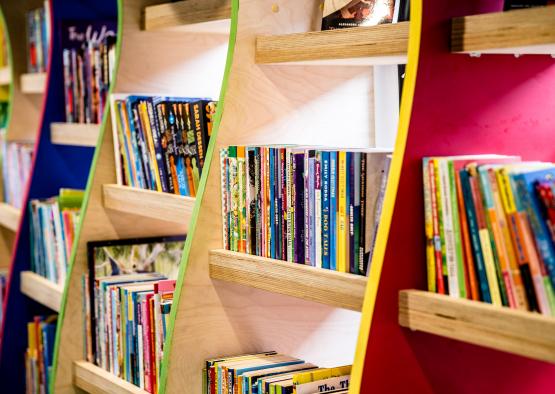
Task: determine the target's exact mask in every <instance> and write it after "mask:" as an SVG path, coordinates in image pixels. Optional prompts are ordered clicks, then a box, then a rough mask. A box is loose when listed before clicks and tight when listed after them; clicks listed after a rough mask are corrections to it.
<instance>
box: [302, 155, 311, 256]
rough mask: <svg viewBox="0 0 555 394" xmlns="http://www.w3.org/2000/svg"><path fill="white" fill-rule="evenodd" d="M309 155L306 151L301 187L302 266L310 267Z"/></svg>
mask: <svg viewBox="0 0 555 394" xmlns="http://www.w3.org/2000/svg"><path fill="white" fill-rule="evenodd" d="M310 155H311V151H310V150H306V151H305V154H304V171H303V187H304V256H305V259H304V261H303V263H304V264H307V265H312V261H311V255H310V241H311V240H310V235H311V234H310V214H311V207H310V196H311V194H312V193H311V191H310Z"/></svg>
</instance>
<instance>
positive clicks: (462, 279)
mask: <svg viewBox="0 0 555 394" xmlns="http://www.w3.org/2000/svg"><path fill="white" fill-rule="evenodd" d="M447 171H448V179H449V198H450V202H451V207H450V210H451V216H452V222H453V237H454V240H455V258H456V262H457V279H458V287H459V295H460V297H461V298H466V297H467V288H466V276H467V272H466V269H465V265H464V258H463V250H462V236H461V227H460V218H459V206H458V199H457V187H456V181H455V178H456V175H455V168H454V165H453V161H452V160H448V161H447Z"/></svg>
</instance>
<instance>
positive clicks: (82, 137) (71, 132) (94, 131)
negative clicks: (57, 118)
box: [50, 123, 100, 147]
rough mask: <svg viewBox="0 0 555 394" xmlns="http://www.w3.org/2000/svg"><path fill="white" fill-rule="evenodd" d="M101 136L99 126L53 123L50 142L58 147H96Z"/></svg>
mask: <svg viewBox="0 0 555 394" xmlns="http://www.w3.org/2000/svg"><path fill="white" fill-rule="evenodd" d="M99 134H100V125H99V124H84V123H51V124H50V141H51V142H52V143H53V144H57V145H72V146H86V147H95V146H96V142H97V141H98V135H99Z"/></svg>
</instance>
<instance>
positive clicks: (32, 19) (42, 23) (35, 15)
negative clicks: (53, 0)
mask: <svg viewBox="0 0 555 394" xmlns="http://www.w3.org/2000/svg"><path fill="white" fill-rule="evenodd" d="M49 10H50V8H49V5H48V0H45V2H44V7H42V8H38V9H35V10H32V11H29V12H28V13H27V49H28V51H29V52H28V54H27V71H28V72H30V73H42V72H46V69H47V67H48V56H49V55H48V51H49V45H50V26H49V23H50V17H49Z"/></svg>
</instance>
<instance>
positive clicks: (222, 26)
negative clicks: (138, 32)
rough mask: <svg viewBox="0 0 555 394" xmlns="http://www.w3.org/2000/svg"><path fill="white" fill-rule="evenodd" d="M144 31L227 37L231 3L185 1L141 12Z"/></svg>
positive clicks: (222, 1)
mask: <svg viewBox="0 0 555 394" xmlns="http://www.w3.org/2000/svg"><path fill="white" fill-rule="evenodd" d="M144 14H145V17H144V30H147V31H155V30H162V29H177V30H183V31H190V32H202V33H223V34H229V30H230V26H231V20H230V18H231V0H187V1H177V2H174V3H164V4H157V5H152V6H149V7H146V8H145V10H144Z"/></svg>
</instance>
